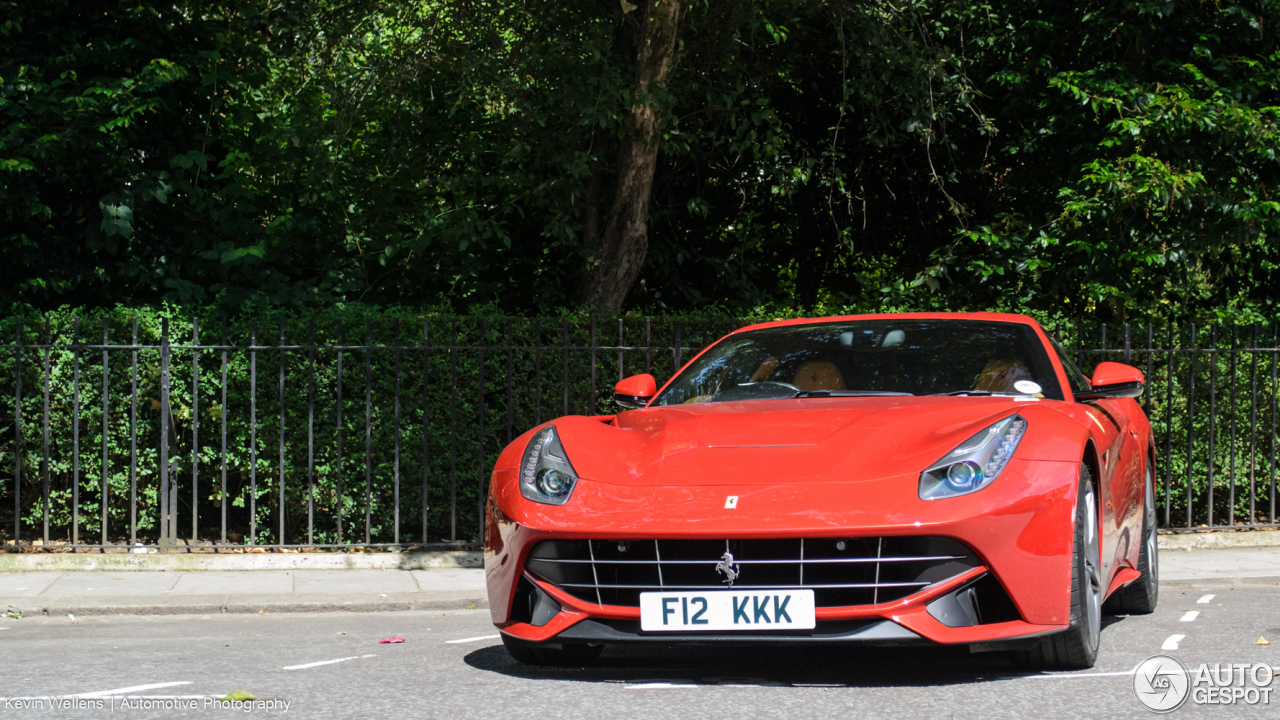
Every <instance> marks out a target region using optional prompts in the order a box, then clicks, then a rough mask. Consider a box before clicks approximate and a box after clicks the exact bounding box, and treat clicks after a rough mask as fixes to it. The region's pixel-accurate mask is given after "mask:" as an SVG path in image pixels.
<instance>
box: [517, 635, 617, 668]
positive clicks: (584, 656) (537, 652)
mask: <svg viewBox="0 0 1280 720" xmlns="http://www.w3.org/2000/svg"><path fill="white" fill-rule="evenodd" d="M502 644H503V646H505V647H506V648H507V652H508V653H510V655H511V657H513V658H515V660H516V662H519V663H523V664H525V665H539V666H552V667H582V666H584V665H588V664H590V663H591V662H592V661H594V660H595V659H596V658H598V657H600V653H601V652H603V651H604V646H603V645H545V644H543V643H537V642H530V641H528V640H521V639H519V638H514V637H511V636H510V635H508V634H506V633H502Z"/></svg>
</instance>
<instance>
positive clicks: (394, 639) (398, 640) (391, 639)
mask: <svg viewBox="0 0 1280 720" xmlns="http://www.w3.org/2000/svg"><path fill="white" fill-rule="evenodd" d="M378 642H379V643H383V644H385V643H402V642H404V638H402V637H389V638H382V639H381V640H379V641H378Z"/></svg>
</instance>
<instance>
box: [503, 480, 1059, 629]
mask: <svg viewBox="0 0 1280 720" xmlns="http://www.w3.org/2000/svg"><path fill="white" fill-rule="evenodd" d="M1077 472H1078V466H1076V465H1075V464H1072V463H1057V462H1045V461H1024V462H1015V463H1013V464H1011V465H1010V467H1009V468H1008V469H1006V471H1005V473H1004V474H1003V475H1002V476H1001V478H1000V479H999V480H998V481H997V482H996V483H995V484H993V485H992V486H991V487H989V488H987V489H985V490H983V491H980V492H977V493H973V494H972V495H967V496H963V497H959V498H951V499H948V500H942V501H922V500H920V499H919V498H918V497H917V496H916V495H915V492H914V490H915V478H909V479H908V478H890V479H886V480H877V481H866V482H858V483H814V484H802V485H779V486H768V487H751V488H741V489H739V488H725V487H716V486H699V487H681V488H668V487H659V488H636V487H626V486H612V485H607V484H604V483H592V482H582V483H580V484H579V487H578V488H577V490H576V491H575V497H574V498H573V499H572V500H571V502H570V503H568V504H567V505H566V506H563V507H560V508H550V507H549V506H540V505H535V504H533V503H529V502H527V501H525V500H524V499H523V498H522V497H520V496H519V492H518V490H516V491H515V493H514V497H512V493H511V492H510V491H506V492H504V488H509V487H511V486H512V485H513V484H512V483H504V482H503V480H504V479H505V478H502V477H499V476H500V475H501V474H502V473H495V478H494V482H493V483H492V484H491V487H492V488H493V493H492V495H491V497H490V499H489V503H488V527H487V531H486V553H485V569H486V578H487V582H488V589H489V598H490V607H491V612H492V616H493V621H494V623H495V624H496V625H497V626H498V627H499V628H501V629H502V631H503V632H505V633H508V634H510V635H512V636H515V637H519V638H522V639H525V640H531V641H544V642H550V643H554V644H563V643H574V642H597V643H622V642H658V643H668V644H672V643H725V642H751V643H759V642H769V643H773V642H859V643H871V644H921V643H948V644H951V643H954V644H969V643H989V642H998V641H1003V640H1009V639H1014V638H1027V637H1034V636H1038V635H1043V634H1046V633H1052V632H1056V631H1059V630H1062V629H1064V628H1066V627H1067V622H1068V619H1069V595H1070V577H1071V567H1070V560H1071V550H1072V548H1071V542H1072V532H1071V530H1072V517H1073V511H1074V505H1075V488H1076V482H1077ZM904 486H905V487H909V488H910V490H911V492H910V494H909V495H908V494H907V493H903V492H901V489H902V488H903V487H904ZM726 494H738V495H739V496H740V499H739V501H738V508H736V510H737V512H728V511H726V510H725V509H724V504H725V502H724V498H725V495H726ZM850 497H862V498H867V499H868V500H872V499H874V501H873V502H871V501H869V502H865V503H851V502H850V500H849V498H850ZM855 505H856V507H851V506H855ZM872 508H875V509H872ZM870 536H877V537H890V538H892V537H920V536H940V537H944V538H951V539H954V540H955V541H957V542H959V543H962V544H963V545H964V546H966V547H967V548H969V549H971V550H972V553H973V559H972V562H971V563H970V565H969V567H968V569H963V568H962V571H960V572H957V573H955V574H952V575H950V576H949V577H947V578H945V579H942V580H939V581H936V582H932V583H931V584H929V585H927V586H925V587H922V588H920V589H919V590H917V591H914V592H911V593H909V594H905V595H901V594H900V596H899V597H895V598H894V599H893V600H892V601H889V602H884V601H881V602H866V603H864V604H858V605H845V606H827V607H818V608H817V611H816V619H817V624H818V627H817V628H816V629H815V630H814V631H811V632H804V633H785V634H781V635H779V634H773V633H764V634H745V635H744V634H739V633H725V634H721V635H670V634H666V633H643V632H640V630H639V616H640V612H639V608H638V607H634V606H630V605H613V604H607V603H604V602H597V601H592V600H588V599H584V598H583V597H580V596H581V595H582V593H581V592H578V593H576V594H575V593H572V592H570V591H568V590H571V588H566V587H560V586H557V585H556V584H555V583H553V582H550V581H549V580H548V579H547V578H545V577H540V576H538V575H537V574H535V573H533V572H530V571H529V570H528V564H529V561H530V557H529V555H530V551H531V550H532V548H533V547H534V546H535V545H536V544H537V543H538V542H540V541H542V540H547V539H577V540H583V539H588V538H594V539H598V540H618V541H623V540H630V541H637V540H640V541H648V540H651V539H660V540H678V539H708V538H740V539H744V540H746V539H753V538H801V537H806V538H866V537H870ZM991 579H994V580H995V581H996V582H997V583H998V585H999V586H1000V587H1001V588H1002V589H1003V591H1004V592H1006V593H1007V597H1008V599H1009V600H1010V601H1011V602H1012V605H1013V606H1014V607H1015V608H1016V613H1015V614H1014V617H1016V618H1018V619H1003V620H1002V621H1000V622H987V623H984V624H973V625H967V626H961V627H952V626H949V624H944V623H943V622H942V621H940V620H939V619H938V617H936V616H935V615H937V608H938V607H939V606H940V605H943V604H946V603H947V602H949V597H954V596H955V594H956V593H957V592H958V591H959V592H963V591H965V589H966V588H969V587H972V586H974V584H975V583H977V582H979V581H984V580H985V581H986V582H988V583H989V582H990V581H991ZM522 582H523V589H524V592H525V593H526V594H527V593H528V592H529V589H530V587H536V588H537V590H538V591H540V592H541V593H543V594H544V595H545V596H546V597H548V598H551V599H553V600H554V603H555V605H556V606H558V612H556V613H555V614H554V616H553V617H551V618H550V619H549V620H547V621H545V623H544V624H536V625H535V624H533V623H532V622H527V621H525V620H527V618H525V617H523V613H521V612H519V611H517V612H515V613H514V614H513V612H512V610H513V606H515V605H516V604H517V603H516V599H517V592H518V590H519V589H520V587H521V584H522ZM931 604H932V605H934V612H932V613H931V612H930V605H931ZM952 624H954V623H952Z"/></svg>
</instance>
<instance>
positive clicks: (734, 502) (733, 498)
mask: <svg viewBox="0 0 1280 720" xmlns="http://www.w3.org/2000/svg"><path fill="white" fill-rule="evenodd" d="M737 507H738V496H737V495H730V496H729V497H727V498H725V499H724V509H725V510H733V509H735V508H737Z"/></svg>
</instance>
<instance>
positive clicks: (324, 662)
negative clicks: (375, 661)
mask: <svg viewBox="0 0 1280 720" xmlns="http://www.w3.org/2000/svg"><path fill="white" fill-rule="evenodd" d="M362 657H365V658H369V657H376V656H375V655H352V656H351V657H344V658H338V659H337V660H321V661H320V662H313V663H306V664H305V665H290V666H288V667H285V668H282V669H283V670H306V669H307V668H313V667H320V666H321V665H333V664H334V663H340V662H346V661H348V660H359V659H360V658H362Z"/></svg>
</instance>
